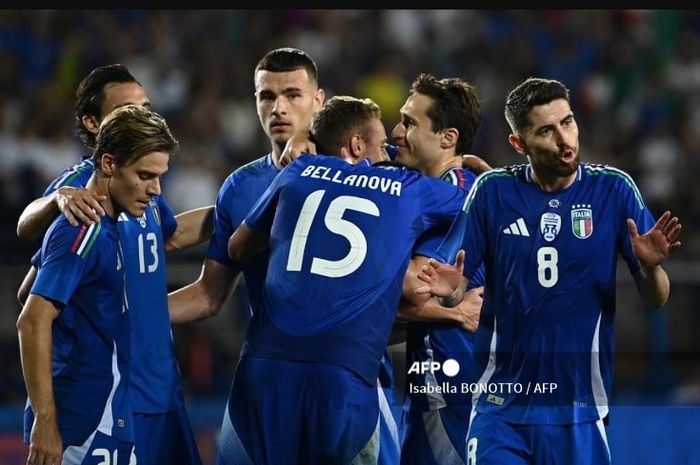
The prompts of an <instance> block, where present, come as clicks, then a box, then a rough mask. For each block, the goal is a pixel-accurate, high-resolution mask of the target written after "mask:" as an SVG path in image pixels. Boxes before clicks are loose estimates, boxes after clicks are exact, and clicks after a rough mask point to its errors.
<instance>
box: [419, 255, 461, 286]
mask: <svg viewBox="0 0 700 465" xmlns="http://www.w3.org/2000/svg"><path fill="white" fill-rule="evenodd" d="M464 255H465V253H464V250H460V251H459V252H457V257H456V261H455V264H454V265H446V264H444V263H440V262H439V261H437V260H435V259H434V258H431V259H430V260H428V264H427V265H425V266H423V267H421V269H420V271H419V272H418V279H420V280H421V281H424V282H425V283H426V284H425V285H424V286H421V287H419V288H417V289H416V293H418V294H433V295H435V296H438V297H451V296H453V295H454V293H455V291H456V290H457V288H459V286H460V284H461V282H462V272H463V271H464Z"/></svg>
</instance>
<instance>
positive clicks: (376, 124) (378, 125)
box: [368, 118, 387, 144]
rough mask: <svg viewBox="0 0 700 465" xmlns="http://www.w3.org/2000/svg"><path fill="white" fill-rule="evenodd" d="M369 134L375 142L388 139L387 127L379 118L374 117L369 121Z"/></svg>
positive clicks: (383, 141)
mask: <svg viewBox="0 0 700 465" xmlns="http://www.w3.org/2000/svg"><path fill="white" fill-rule="evenodd" d="M368 127H369V134H370V137H371V138H372V139H373V142H378V143H380V144H383V143H385V142H386V140H387V135H386V128H385V127H384V124H383V123H382V121H381V120H380V119H379V118H373V119H372V120H371V121H370V122H369V123H368Z"/></svg>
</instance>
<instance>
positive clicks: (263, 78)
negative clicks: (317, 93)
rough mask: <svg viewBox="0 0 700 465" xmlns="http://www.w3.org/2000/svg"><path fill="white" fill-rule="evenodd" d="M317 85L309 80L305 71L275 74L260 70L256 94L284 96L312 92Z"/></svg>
mask: <svg viewBox="0 0 700 465" xmlns="http://www.w3.org/2000/svg"><path fill="white" fill-rule="evenodd" d="M314 88H315V83H314V82H313V81H312V80H311V79H310V78H309V75H308V73H307V72H306V70H305V69H303V68H299V69H295V70H292V71H283V72H274V71H268V70H259V71H258V72H257V73H255V92H256V93H260V92H271V93H274V94H282V93H285V92H290V91H312V90H314Z"/></svg>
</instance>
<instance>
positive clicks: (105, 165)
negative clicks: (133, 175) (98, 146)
mask: <svg viewBox="0 0 700 465" xmlns="http://www.w3.org/2000/svg"><path fill="white" fill-rule="evenodd" d="M115 166H116V164H115V160H114V156H113V155H112V154H111V153H107V152H105V153H103V154H102V156H101V157H100V171H101V172H102V174H103V175H104V176H105V177H108V178H111V177H112V176H113V175H114V169H115Z"/></svg>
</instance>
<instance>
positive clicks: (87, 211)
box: [56, 186, 107, 226]
mask: <svg viewBox="0 0 700 465" xmlns="http://www.w3.org/2000/svg"><path fill="white" fill-rule="evenodd" d="M105 200H107V196H106V195H100V194H95V193H93V192H91V191H89V190H87V189H84V188H78V187H69V186H63V187H60V188H59V189H58V190H57V191H56V205H57V206H58V209H59V210H60V211H61V213H63V214H64V215H65V216H66V218H67V219H68V222H69V223H70V224H72V225H73V226H78V225H79V224H80V223H83V224H85V225H88V226H91V225H92V224H93V223H99V222H100V217H101V216H104V215H105V211H104V209H103V208H102V205H100V202H104V201H105Z"/></svg>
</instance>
